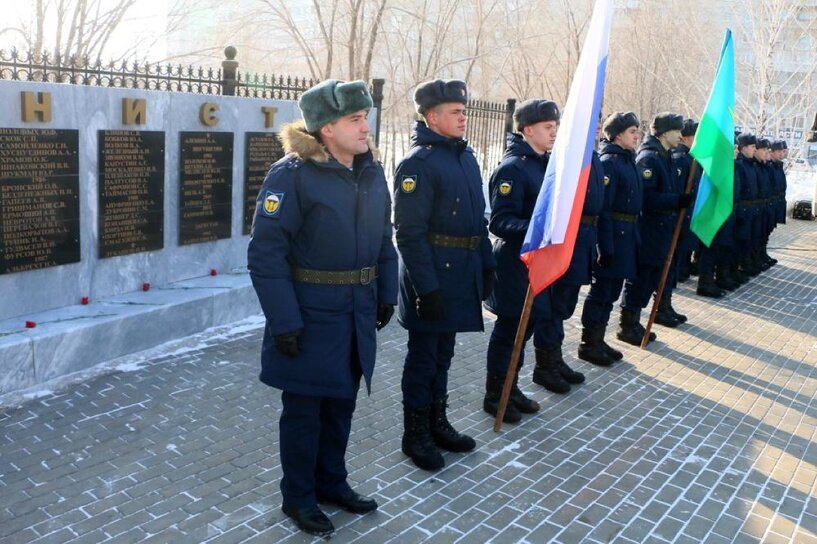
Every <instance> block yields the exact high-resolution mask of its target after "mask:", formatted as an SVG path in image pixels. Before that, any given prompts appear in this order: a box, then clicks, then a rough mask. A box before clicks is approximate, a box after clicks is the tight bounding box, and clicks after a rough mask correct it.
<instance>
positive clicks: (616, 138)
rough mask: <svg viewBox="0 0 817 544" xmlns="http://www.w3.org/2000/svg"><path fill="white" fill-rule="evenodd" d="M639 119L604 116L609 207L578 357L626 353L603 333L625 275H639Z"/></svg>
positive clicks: (603, 361)
mask: <svg viewBox="0 0 817 544" xmlns="http://www.w3.org/2000/svg"><path fill="white" fill-rule="evenodd" d="M640 124H641V122H640V121H639V120H638V116H636V114H635V113H633V112H616V113H613V114H612V115H610V116H609V117H608V118H607V119H606V120H605V121H604V127H603V131H604V139H603V140H602V141H601V145H600V146H599V153H600V159H601V165H602V168H603V170H604V178H603V179H604V185H605V189H604V207H603V208H602V210H601V213H600V214H599V225H598V249H599V256H598V259H597V262H596V264H595V266H594V267H593V280H592V283H591V284H590V292H589V293H588V294H587V298H586V299H585V301H584V307H583V308H582V341H581V344H579V358H580V359H584V360H585V361H588V362H591V363H594V364H597V365H603V366H604V365H609V364H612V362H614V361H617V360H620V359H621V358H622V357H623V355H622V353H621V352H620V351H618V350H616V349H614V348H613V347H612V346H610V345H608V344H607V343H606V342H605V341H604V334H605V331H606V329H607V323H608V322H609V321H610V312H611V311H612V309H613V304H614V303H615V302H616V301H617V300H618V299H619V297H620V296H621V289H622V287H623V285H624V280H627V279H633V278H635V277H636V271H637V259H638V251H639V250H638V247H639V245H640V243H641V237H640V234H639V228H638V218H639V214H640V213H641V200H642V186H641V185H642V183H641V173H640V172H639V171H638V168H637V167H636V165H635V150H636V148H637V147H638V139H639V126H640Z"/></svg>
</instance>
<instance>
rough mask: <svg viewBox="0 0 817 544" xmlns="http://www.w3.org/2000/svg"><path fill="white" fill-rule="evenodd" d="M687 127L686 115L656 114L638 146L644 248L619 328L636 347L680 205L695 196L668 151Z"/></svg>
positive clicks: (621, 335)
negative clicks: (682, 179)
mask: <svg viewBox="0 0 817 544" xmlns="http://www.w3.org/2000/svg"><path fill="white" fill-rule="evenodd" d="M683 126H684V118H683V116H681V115H679V114H677V113H662V114H659V115H657V116H656V117H655V118H654V119H653V122H652V126H651V127H650V132H651V133H650V135H648V136H647V137H646V138H645V139H644V142H642V144H641V146H639V148H638V154H637V155H636V164H637V165H638V168H639V170H640V172H641V178H642V182H643V187H644V192H643V194H644V200H643V206H642V211H641V249H640V251H639V254H638V274H637V276H636V278H635V279H634V280H627V281H626V282H625V284H624V301H623V303H622V306H621V327H620V329H619V331H618V333H617V336H618V339H619V340H621V341H623V342H627V343H628V344H633V345H636V346H639V345H641V338H642V337H643V335H644V327H643V326H642V325H641V323H640V319H641V318H640V315H641V310H642V309H643V308H645V307H646V306H647V303H648V302H649V300H650V296H652V294H653V293H654V292H655V290H656V288H657V287H658V283H659V282H660V280H661V272H662V270H663V267H664V261H665V260H666V258H667V254H668V253H669V250H670V244H671V241H672V234H673V231H674V230H675V220H676V217H677V216H678V212H679V210H682V209H684V208H687V207H688V206H689V204H690V202H691V201H692V197H691V195H689V194H686V193H684V187H682V186H681V183H680V180H679V179H678V172H677V170H676V169H675V167H674V165H673V164H672V157H671V156H670V154H669V150H670V149H672V148H673V147H676V146H677V145H678V143H679V142H680V140H681V129H682V128H683ZM654 339H655V337H654V334H653V333H650V340H654Z"/></svg>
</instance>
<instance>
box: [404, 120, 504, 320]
mask: <svg viewBox="0 0 817 544" xmlns="http://www.w3.org/2000/svg"><path fill="white" fill-rule="evenodd" d="M411 140H412V147H411V149H410V150H409V152H408V153H407V154H406V156H405V157H403V159H402V160H401V161H400V163H399V164H398V165H397V169H396V171H395V178H394V226H395V229H396V233H397V235H396V239H397V249H398V251H399V253H400V293H399V303H398V320H399V322H400V324H401V325H403V326H404V327H405V328H407V329H410V330H415V331H424V332H462V331H478V330H483V320H482V306H481V301H482V299H483V294H482V291H483V274H486V273H488V272H489V271H492V270H493V269H494V268H495V267H496V264H495V261H494V257H493V255H492V254H491V243H490V241H489V240H488V229H487V221H486V220H485V198H484V197H483V196H482V175H481V173H480V170H479V165H478V164H477V160H476V157H475V156H474V151H473V149H471V148H470V147H468V145H467V142H466V141H465V140H461V139H452V138H446V137H444V136H441V135H439V134H437V133H436V132H434V131H432V130H431V129H429V128H428V127H427V126H426V125H425V123H423V122H420V121H418V122H417V123H416V124H415V126H414V130H413V133H412V139H411ZM432 234H436V235H443V236H454V237H458V238H466V237H468V238H474V239H475V240H477V246H476V248H475V249H468V248H456V247H443V246H441V245H434V244H431V243H430V241H429V235H432ZM437 289H439V290H440V292H441V294H442V297H443V301H444V303H445V311H446V317H445V319H444V320H442V321H424V320H421V319H420V317H419V316H418V315H417V309H416V304H417V302H416V301H417V297H418V296H419V295H425V294H427V293H430V292H432V291H435V290H437Z"/></svg>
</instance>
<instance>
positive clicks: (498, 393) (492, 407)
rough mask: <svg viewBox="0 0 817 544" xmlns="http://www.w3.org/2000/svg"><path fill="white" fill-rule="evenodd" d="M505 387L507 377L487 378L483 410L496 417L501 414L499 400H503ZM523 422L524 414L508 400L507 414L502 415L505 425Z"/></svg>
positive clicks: (490, 376)
mask: <svg viewBox="0 0 817 544" xmlns="http://www.w3.org/2000/svg"><path fill="white" fill-rule="evenodd" d="M503 385H505V376H500V375H498V374H488V376H487V377H486V378H485V398H484V399H483V400H482V409H483V410H485V411H486V412H488V413H489V414H491V415H492V416H494V417H496V414H497V412H499V399H500V398H502V386H503ZM521 420H522V414H521V413H520V412H519V409H518V408H517V407H516V404H514V403H513V401H512V400H511V399H508V405H507V406H506V407H505V413H504V414H503V415H502V421H504V422H505V423H519V421H521Z"/></svg>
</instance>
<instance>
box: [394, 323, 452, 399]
mask: <svg viewBox="0 0 817 544" xmlns="http://www.w3.org/2000/svg"><path fill="white" fill-rule="evenodd" d="M456 336H457V333H455V332H419V331H413V330H409V331H408V353H406V361H405V363H404V364H403V379H402V382H401V386H402V389H403V404H404V405H405V406H406V408H408V409H410V410H417V409H419V408H424V407H426V406H431V404H432V403H433V402H434V401H435V400H438V399H441V398H443V397H445V396H446V395H447V394H448V369H449V368H450V367H451V359H452V358H453V357H454V343H455V341H456Z"/></svg>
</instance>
